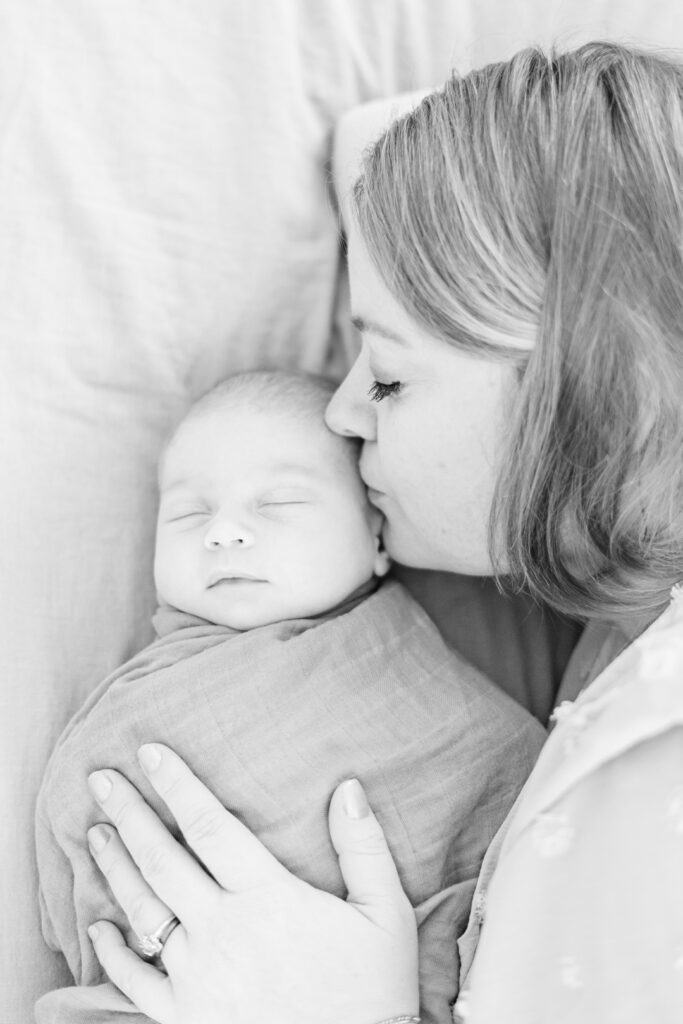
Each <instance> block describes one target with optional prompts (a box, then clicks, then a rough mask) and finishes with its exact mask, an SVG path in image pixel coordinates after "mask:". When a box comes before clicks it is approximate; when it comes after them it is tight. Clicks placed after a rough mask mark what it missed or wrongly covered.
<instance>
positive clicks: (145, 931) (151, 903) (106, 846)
mask: <svg viewBox="0 0 683 1024" xmlns="http://www.w3.org/2000/svg"><path fill="white" fill-rule="evenodd" d="M88 845H89V847H90V852H91V854H92V856H93V858H94V860H95V862H96V864H97V866H98V868H99V869H100V871H101V872H102V874H103V875H104V877H105V878H106V879H107V882H108V884H109V888H110V889H111V891H112V892H113V894H114V896H115V897H116V900H117V902H118V904H119V906H120V907H121V909H122V910H123V912H124V914H125V915H126V917H127V918H128V921H129V922H130V926H131V928H132V930H133V931H134V932H135V934H136V935H137V936H138V938H141V937H142V936H143V935H150V934H152V933H153V932H155V931H156V930H157V928H159V926H160V925H161V924H163V922H164V921H167V920H168V918H169V917H171V916H172V913H173V912H172V911H171V910H170V909H169V908H168V907H167V906H166V904H165V903H164V902H163V901H162V900H160V899H159V897H158V896H157V895H156V893H155V892H154V891H153V889H151V888H150V886H149V885H148V884H147V882H146V881H145V879H144V878H143V877H142V874H141V873H140V869H139V868H138V866H137V864H136V863H135V862H134V861H133V859H132V857H131V856H130V854H129V853H128V850H127V849H126V848H125V846H124V845H123V843H122V842H121V838H120V836H119V835H118V834H117V833H116V831H115V830H114V829H113V828H112V827H111V826H110V825H95V826H94V827H93V828H91V829H90V831H89V832H88ZM178 934H179V933H178V929H175V931H174V932H173V933H172V935H170V936H169V938H168V944H170V945H171V946H172V945H174V943H171V939H172V938H173V936H174V935H175V936H176V940H177V936H178ZM164 951H166V944H165V945H164Z"/></svg>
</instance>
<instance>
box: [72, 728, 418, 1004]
mask: <svg viewBox="0 0 683 1024" xmlns="http://www.w3.org/2000/svg"><path fill="white" fill-rule="evenodd" d="M139 756H140V763H141V764H142V766H143V768H144V770H145V772H146V774H147V776H148V778H149V780H150V782H151V783H152V785H153V786H154V788H155V789H156V791H157V792H158V793H159V795H160V796H161V797H162V799H163V800H164V801H165V803H166V804H167V805H168V807H169V808H170V810H171V812H172V813H173V815H174V817H175V818H176V820H177V822H178V825H179V826H180V829H181V831H182V833H183V835H184V837H185V840H186V842H187V844H188V845H189V846H190V848H191V849H192V850H193V851H194V854H195V856H196V857H197V860H198V861H200V862H201V864H203V865H204V867H205V868H206V871H205V870H203V868H202V867H201V866H200V864H198V863H197V861H195V860H194V859H193V857H192V856H191V855H190V854H189V853H188V852H187V850H185V849H184V848H183V847H182V846H181V845H180V844H179V843H177V842H176V841H175V840H174V839H173V838H172V836H171V835H170V834H169V832H168V831H167V829H166V828H165V827H164V825H163V824H162V823H161V821H160V820H159V818H158V817H157V816H156V814H155V813H154V812H153V811H152V809H151V808H150V807H149V806H148V805H147V804H146V803H145V801H144V800H143V799H142V797H141V796H140V795H139V793H138V792H137V790H136V789H135V788H134V787H133V786H131V784H130V783H129V782H128V781H127V780H126V779H124V778H123V777H122V776H121V775H119V774H118V773H117V772H115V771H113V770H109V769H107V770H104V771H102V772H95V773H94V774H93V775H92V776H91V777H90V785H91V789H92V791H93V793H94V794H95V796H96V798H97V799H98V802H99V803H100V806H101V807H102V809H103V810H104V811H105V813H106V814H107V816H108V817H109V818H110V820H111V821H112V822H113V824H114V825H115V829H113V828H111V826H109V825H97V826H95V828H94V829H91V831H90V833H89V839H90V844H91V850H92V852H93V856H94V857H95V859H96V861H97V864H98V865H99V867H100V870H101V871H102V872H103V873H104V875H105V876H106V878H107V881H108V883H109V885H110V887H111V889H112V891H113V893H114V895H115V896H116V898H117V900H118V901H119V903H120V904H121V906H122V908H123V910H124V911H125V913H126V915H127V916H128V918H129V920H130V923H131V926H132V928H133V929H134V931H135V932H136V933H137V934H138V935H145V934H151V933H153V932H154V931H155V930H156V929H157V928H158V927H159V925H160V924H162V922H164V921H165V920H167V919H168V918H169V917H170V916H171V915H173V914H175V915H177V917H178V918H179V919H180V922H181V924H180V926H179V927H176V928H175V930H174V931H173V932H172V934H171V935H170V936H169V938H168V940H167V942H166V944H165V945H164V948H163V952H162V954H161V956H162V960H163V965H164V968H165V970H166V971H167V972H168V974H167V975H166V974H164V973H163V972H162V971H161V970H159V969H157V968H156V967H155V966H153V964H150V963H148V962H145V961H143V960H141V959H140V957H139V956H137V955H136V953H134V952H133V950H131V949H129V948H128V947H127V946H126V944H125V942H124V940H123V937H122V936H121V934H120V933H119V931H118V929H117V928H115V927H114V925H113V924H111V923H110V922H106V921H100V922H98V923H97V925H96V928H95V929H93V930H92V932H93V934H91V938H92V939H93V944H94V947H95V952H96V953H97V956H98V958H99V960H100V962H101V964H102V966H103V967H104V969H105V970H106V971H107V973H108V975H109V977H110V978H111V980H112V981H113V982H114V983H115V984H116V985H117V986H118V987H119V988H120V989H121V991H122V992H123V993H124V994H125V995H126V996H128V997H129V999H131V1001H132V1002H133V1003H135V1005H136V1006H137V1007H138V1009H139V1010H141V1011H142V1012H143V1013H146V1014H147V1015H148V1016H149V1017H152V1018H153V1019H154V1020H155V1021H159V1022H160V1024H252V1022H254V1024H266V1022H268V1021H277V1022H278V1024H373V1022H375V1021H381V1020H384V1019H385V1018H387V1017H391V1016H394V1015H399V1014H416V1013H417V1012H418V1002H419V997H418V984H417V934H416V926H415V916H414V913H413V910H412V907H411V906H410V903H409V902H408V900H407V898H406V896H405V894H404V892H403V890H402V888H401V883H400V881H399V878H398V874H397V872H396V868H395V866H394V862H393V860H392V857H391V854H390V853H389V850H388V848H387V845H386V842H385V839H384V834H383V833H382V830H381V828H380V825H379V823H378V822H377V820H376V818H375V816H374V814H373V813H372V811H371V810H370V808H369V807H368V804H367V801H366V799H365V795H364V793H363V790H362V789H361V787H360V785H359V783H358V782H356V781H355V780H350V781H349V782H345V783H343V784H342V785H341V786H339V787H338V788H337V790H336V791H335V793H334V795H333V797H332V801H331V804H330V812H329V822H330V833H331V836H332V841H333V843H334V846H335V849H336V850H337V853H338V855H339V863H340V868H341V871H342V874H343V877H344V881H345V884H346V887H347V890H348V898H347V900H346V902H344V901H343V900H341V899H338V898H337V897H336V896H331V895H330V894H328V893H325V892H321V891H320V890H318V889H315V888H313V887H312V886H310V885H308V884H306V883H305V882H302V881H300V880H299V879H297V878H295V877H294V876H293V875H291V874H290V873H289V872H288V871H287V870H286V869H285V868H283V867H282V865H281V864H280V863H279V862H278V861H277V860H276V859H275V858H274V857H273V856H272V855H271V854H270V853H269V852H268V851H267V850H266V848H265V847H264V846H263V845H262V844H261V843H260V842H259V841H258V840H257V839H256V838H255V837H254V836H253V835H252V834H251V832H249V830H248V829H247V828H245V827H244V826H243V825H242V824H241V823H240V822H239V821H238V820H237V819H236V818H235V817H234V816H233V815H231V814H230V813H228V811H226V810H225V808H224V807H222V805H221V804H220V803H219V802H218V801H217V800H216V798H215V797H214V796H213V795H212V794H211V793H210V792H209V790H207V788H206V787H205V786H204V785H203V784H202V783H201V782H200V781H199V780H198V779H197V778H196V776H194V775H193V774H192V772H191V771H190V770H189V768H188V767H187V765H186V764H185V763H184V762H183V761H182V760H181V759H180V758H179V757H178V756H177V755H176V754H174V753H173V751H171V750H169V748H168V747H164V746H162V745H161V744H152V745H147V746H144V747H142V748H141V749H140V752H139ZM103 839H104V840H105V842H104V843H103V842H102V840H103ZM207 872H208V873H207Z"/></svg>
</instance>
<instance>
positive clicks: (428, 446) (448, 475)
mask: <svg viewBox="0 0 683 1024" xmlns="http://www.w3.org/2000/svg"><path fill="white" fill-rule="evenodd" d="M349 274H350V279H351V299H352V308H353V316H354V322H355V323H356V325H357V326H358V328H359V330H360V332H361V336H362V348H361V352H360V354H359V356H358V359H357V360H356V362H355V363H354V365H353V367H352V368H351V370H350V371H349V374H348V376H347V377H346V379H345V380H344V381H343V382H342V384H341V385H340V387H339V389H338V391H337V392H336V394H335V395H334V397H333V398H332V401H331V402H330V405H329V407H328V411H327V422H328V425H329V426H330V427H331V428H332V430H335V431H337V432H338V433H341V434H357V435H359V436H360V437H361V438H362V439H363V441H364V444H363V452H362V456H361V463H360V465H361V475H362V476H363V479H364V480H365V482H366V484H367V485H368V487H369V488H370V500H371V501H372V502H373V504H375V505H376V506H377V507H378V508H379V509H380V510H381V511H382V512H383V513H384V516H385V517H386V525H385V528H384V543H385V545H386V548H387V551H388V553H389V554H390V555H391V556H392V557H393V558H394V559H396V561H398V562H401V563H403V564H404V565H412V566H420V567H423V568H429V569H442V570H447V571H450V572H459V573H467V574H472V575H490V574H491V572H492V564H491V559H490V556H489V552H488V522H489V515H490V509H491V502H492V497H493V492H494V488H495V483H496V479H497V475H498V467H499V462H500V459H501V457H502V452H503V446H504V441H505V437H506V431H507V429H509V423H510V410H511V405H512V401H513V398H514V394H515V390H516V380H517V378H516V373H515V370H514V365H513V364H512V363H506V362H494V361H491V360H490V359H489V360H487V359H482V358H478V357H476V356H473V355H469V354H466V353H464V352H462V351H460V350H458V349H457V348H455V347H454V346H452V345H449V344H448V343H447V342H444V341H441V340H440V339H438V338H437V337H435V336H434V335H431V334H430V333H429V332H428V331H427V330H426V329H425V328H424V327H422V326H421V325H420V324H418V323H417V322H416V321H415V320H414V319H412V317H411V316H410V315H409V314H408V313H406V312H405V311H404V310H403V309H402V307H401V306H400V305H399V304H398V302H397V301H396V299H394V297H393V296H392V294H391V293H390V292H389V290H388V289H387V287H386V285H385V284H384V283H383V281H382V279H381V278H380V276H379V274H378V273H377V271H376V270H375V268H374V266H373V264H372V263H371V261H370V258H369V256H368V254H367V252H366V250H365V247H364V245H363V243H362V241H361V239H360V238H359V237H358V235H357V233H356V235H355V237H353V236H352V238H351V240H350V246H349ZM500 561H501V566H502V567H503V568H504V566H505V559H504V558H501V560H500Z"/></svg>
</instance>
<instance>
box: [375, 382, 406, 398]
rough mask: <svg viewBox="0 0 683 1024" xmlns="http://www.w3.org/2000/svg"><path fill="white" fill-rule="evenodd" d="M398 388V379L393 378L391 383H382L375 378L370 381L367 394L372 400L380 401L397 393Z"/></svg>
mask: <svg viewBox="0 0 683 1024" xmlns="http://www.w3.org/2000/svg"><path fill="white" fill-rule="evenodd" d="M400 390H401V382H400V380H393V381H392V382H391V384H382V381H381V380H375V381H373V382H372V386H371V387H370V389H369V391H368V395H369V396H370V400H371V401H372V402H381V401H382V399H383V398H388V397H389V395H397V394H398V393H399V391H400Z"/></svg>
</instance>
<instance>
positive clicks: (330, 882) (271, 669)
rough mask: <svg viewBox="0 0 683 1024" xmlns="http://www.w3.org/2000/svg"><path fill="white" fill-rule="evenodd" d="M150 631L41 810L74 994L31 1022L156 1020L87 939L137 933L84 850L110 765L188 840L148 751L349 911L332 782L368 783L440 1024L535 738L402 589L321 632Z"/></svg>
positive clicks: (273, 628)
mask: <svg viewBox="0 0 683 1024" xmlns="http://www.w3.org/2000/svg"><path fill="white" fill-rule="evenodd" d="M155 628H156V631H157V634H158V639H157V640H156V641H155V642H154V643H153V644H151V645H150V646H149V647H147V648H145V649H144V650H143V651H141V652H140V653H139V654H137V655H135V656H134V657H133V658H132V659H131V660H130V661H128V662H127V663H126V664H125V665H123V666H122V667H121V668H120V669H118V670H117V671H116V672H115V673H113V674H112V675H111V676H109V678H107V679H106V680H105V681H104V682H103V683H102V684H101V685H100V686H99V687H98V688H97V689H96V690H95V691H94V692H93V694H92V696H91V697H90V699H89V700H88V702H87V703H86V704H85V705H84V706H83V708H82V709H81V710H80V712H78V713H77V715H76V716H75V717H74V718H73V719H72V720H71V722H70V723H69V725H68V727H67V729H66V730H65V732H64V733H63V735H62V737H61V738H60V740H59V742H58V744H57V747H56V749H55V751H54V753H53V755H52V758H51V760H50V762H49V765H48V769H47V773H46V777H45V780H44V783H43V786H42V789H41V792H40V795H39V799H38V807H37V819H36V829H37V832H36V838H37V856H38V866H39V872H40V903H41V914H42V922H43V931H44V934H45V938H46V940H47V942H48V943H49V945H50V946H51V947H52V948H54V949H58V950H61V951H62V953H63V955H64V956H65V958H66V960H67V963H68V965H69V968H70V970H71V972H72V974H73V977H74V982H75V986H74V987H73V988H68V989H60V990H59V991H57V992H52V993H49V994H48V995H46V996H44V997H43V998H42V999H41V1000H40V1001H39V1002H38V1004H37V1020H38V1022H39V1024H44V1022H48V1021H49V1022H51V1024H56V1022H59V1024H67V1022H68V1024H74V1022H81V1021H82V1022H83V1024H85V1022H86V1021H87V1022H88V1024H100V1022H104V1021H109V1020H113V1019H115V1018H116V1017H117V1016H119V1015H121V1014H126V1015H128V1016H126V1017H125V1019H126V1020H127V1021H129V1022H131V1024H132V1022H133V1021H135V1022H137V1021H143V1020H147V1018H146V1017H144V1015H143V1014H141V1013H139V1012H138V1011H136V1010H135V1009H134V1008H133V1007H132V1006H131V1004H130V1003H129V1002H128V1001H127V1000H126V999H125V998H124V997H123V996H122V995H121V994H120V993H118V991H117V990H116V989H115V988H114V987H113V986H112V985H111V984H110V983H107V980H106V977H105V976H104V973H103V971H102V969H101V967H100V965H99V963H98V961H97V959H96V957H95V955H94V952H93V948H92V945H91V943H90V940H89V938H88V935H87V931H86V929H87V927H88V925H89V924H91V923H92V922H93V921H94V920H96V919H99V918H107V919H109V920H112V921H115V922H116V923H117V924H118V925H119V926H120V927H121V928H122V929H124V930H126V929H127V927H128V926H127V921H126V918H125V916H124V915H123V913H122V911H121V910H120V908H119V907H118V905H117V903H116V901H115V900H114V898H113V896H112V894H111V892H110V891H109V889H108V886H107V884H106V882H105V881H104V878H103V876H102V875H101V874H100V872H99V870H98V868H97V866H96V865H95V863H94V861H93V860H92V858H91V856H90V853H89V850H88V846H87V842H86V831H87V829H88V828H89V827H90V826H91V825H93V824H95V823H96V822H97V821H101V820H104V815H103V812H102V811H101V810H100V809H99V808H98V807H97V805H96V804H95V802H94V800H93V799H92V797H91V795H90V792H89V790H88V787H87V782H86V780H87V776H88V773H89V772H91V771H93V770H94V769H96V768H102V767H110V768H115V769H117V770H118V771H120V772H122V773H123V774H124V775H125V776H126V777H127V778H128V779H130V781H131V782H132V783H134V784H135V786H137V787H138V789H139V790H140V792H141V793H142V794H143V795H144V797H145V799H147V800H148V801H149V803H150V804H151V805H152V806H153V807H154V808H155V810H156V811H157V812H158V814H159V815H160V817H161V818H162V819H163V820H164V821H165V822H166V824H167V825H168V826H169V828H170V829H171V830H172V831H173V832H174V834H175V835H178V830H177V827H176V826H175V824H174V822H173V820H172V818H171V816H170V814H169V812H168V810H167V809H166V808H165V806H164V805H163V804H162V803H161V801H160V800H159V798H158V797H157V796H156V794H155V793H154V791H153V790H152V788H151V787H150V785H149V784H148V782H147V781H146V779H145V777H144V775H143V773H142V771H141V770H140V768H139V766H138V763H137V760H136V751H137V748H138V747H139V746H140V745H141V744H142V743H144V742H151V741H155V740H156V741H162V742H164V743H166V744H168V745H169V746H170V747H172V748H173V749H174V750H175V751H176V752H177V753H178V754H179V755H180V756H181V757H182V758H184V759H185V760H186V761H187V763H188V764H189V765H190V767H191V768H192V770H193V771H194V772H195V773H196V774H197V775H198V776H199V777H200V778H201V779H202V780H203V781H204V782H205V783H206V784H207V785H208V786H209V787H210V788H211V790H212V791H213V792H214V793H215V794H216V795H217V797H218V798H219V799H220V800H221V802H222V803H223V804H224V805H225V806H226V807H227V808H229V809H230V810H231V811H232V812H233V813H235V814H236V815H237V816H238V817H239V818H240V819H241V820H242V821H244V822H245V823H246V824H247V825H248V827H249V828H250V829H252V830H253V831H254V832H255V834H256V835H257V836H258V837H259V838H260V839H261V840H262V842H263V843H264V844H265V845H266V846H267V847H268V849H270V850H271V851H272V853H273V854H274V855H275V856H276V857H278V858H279V859H280V860H281V861H282V862H283V863H284V864H285V865H286V866H287V867H288V868H289V869H290V870H291V871H293V872H294V873H295V874H297V875H298V876H299V877H301V878H303V879H305V880H306V881H308V882H311V883H312V884H313V885H315V886H318V887H320V888H323V889H326V890H328V891H330V892H332V893H336V894H337V895H339V896H343V895H344V894H345V889H344V885H343V881H342V878H341V875H340V871H339V867H338V863H337V858H336V855H335V852H334V850H333V847H332V845H331V842H330V838H329V834H328V828H327V808H328V804H329V799H330V795H331V793H332V790H333V789H334V787H335V786H336V784H337V783H339V782H341V781H342V780H344V779H346V778H349V777H352V776H355V777H357V778H359V779H360V780H361V782H362V784H363V786H364V788H365V790H366V792H367V794H368V798H369V800H370V802H371V805H372V807H373V809H374V810H375V812H376V814H377V816H378V818H379V820H380V821H381V823H382V825H383V827H384V829H385V832H386V836H387V839H388V842H389V845H390V848H391V850H392V852H393V854H394V857H395V858H396V861H397V864H398V868H399V872H400V875H401V879H402V881H403V885H404V887H405V889H406V891H407V893H408V896H409V897H410V900H411V901H412V903H413V905H414V906H415V908H416V913H417V917H418V921H419V924H420V931H419V935H420V983H421V1001H422V1014H423V1019H424V1020H425V1021H426V1022H430V1024H431V1022H439V1024H441V1022H443V1024H447V1022H448V1021H450V1019H451V1017H450V1009H449V1006H450V1004H451V1003H452V1002H453V1000H454V999H455V997H456V995H457V979H458V959H457V947H456V940H457V938H458V936H459V935H460V934H461V932H462V931H463V930H464V928H465V926H466V923H467V918H468V912H469V907H470V901H471V897H472V892H473V888H474V884H475V881H476V878H477V874H478V871H479V866H480V863H481V860H482V858H483V855H484V853H485V851H486V848H487V846H488V845H489V843H490V841H491V839H492V837H493V835H494V833H495V832H496V831H497V829H498V826H499V825H500V824H501V822H502V821H503V819H504V818H505V816H506V814H507V812H508V810H509V808H510V806H511V805H512V803H513V802H514V800H515V797H516V796H517V793H518V792H519V790H520V789H521V787H522V785H523V783H524V781H525V779H526V777H527V775H528V774H529V772H530V770H531V768H532V766H533V764H534V761H535V759H536V757H537V755H538V753H539V751H540V748H541V746H542V743H543V740H544V738H545V732H544V730H543V729H542V728H541V726H540V725H539V724H538V722H536V720H535V719H533V718H532V717H531V716H530V715H529V714H528V713H527V712H526V711H525V710H524V709H522V708H521V707H520V706H519V705H517V704H516V703H515V702H514V701H513V700H511V699H510V698H509V697H507V696H506V695H505V694H504V693H502V691H500V690H499V689H498V688H497V687H496V686H495V685H494V684H493V683H491V682H490V681H488V680H487V679H486V678H485V677H484V676H482V675H481V673H480V672H478V671H477V670H476V669H474V668H473V667H472V666H470V665H469V664H468V663H466V662H465V661H463V660H462V659H461V658H460V657H458V655H457V654H456V653H455V652H453V651H452V650H450V649H449V648H448V647H447V646H446V645H445V643H444V641H443V640H442V638H441V636H440V634H439V632H438V630H437V629H436V627H435V626H434V625H433V623H432V622H431V620H430V619H429V618H428V617H427V615H426V614H425V613H424V612H423V611H422V609H421V608H420V607H419V605H417V604H416V602H415V601H414V600H413V599H412V598H411V597H410V596H409V595H408V593H407V592H406V591H405V590H404V589H403V587H402V586H401V585H400V584H398V583H396V582H393V581H392V582H388V583H385V584H384V585H383V586H381V587H380V588H379V589H378V590H376V591H375V592H374V593H372V594H371V595H370V596H366V597H361V598H360V599H358V598H357V599H355V600H352V601H350V602H348V603H347V604H346V605H345V606H342V607H341V608H340V609H337V610H336V613H335V614H334V615H327V616H322V617H320V618H316V619H306V620H290V621H285V622H280V623H276V624H273V625H268V626H263V627H260V628H258V629H254V630H251V631H248V632H236V631H234V630H231V629H228V628H226V627H223V626H216V625H212V624H210V623H207V622H205V621H204V620H202V619H198V618H195V617H193V616H190V615H186V614H184V613H182V612H178V611H176V610H174V609H171V608H168V607H164V608H161V609H160V610H159V612H158V613H157V615H156V617H155ZM263 983H264V985H267V984H268V979H267V978H265V977H264V979H263Z"/></svg>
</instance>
